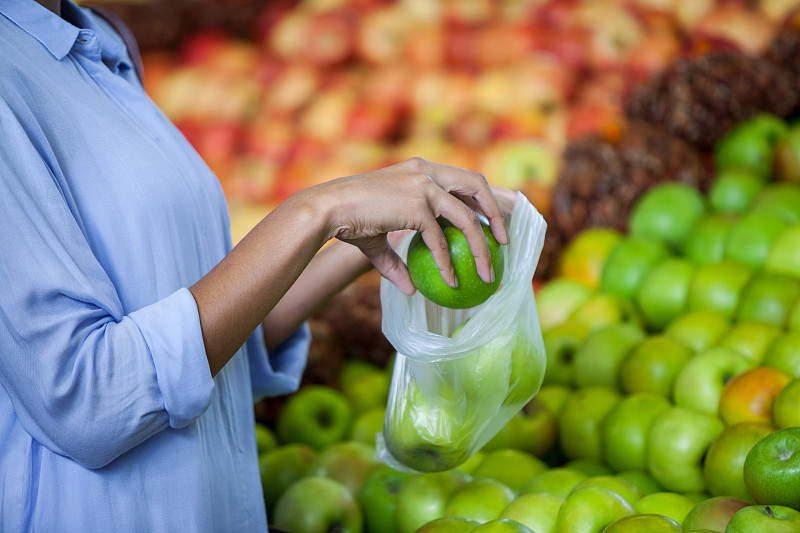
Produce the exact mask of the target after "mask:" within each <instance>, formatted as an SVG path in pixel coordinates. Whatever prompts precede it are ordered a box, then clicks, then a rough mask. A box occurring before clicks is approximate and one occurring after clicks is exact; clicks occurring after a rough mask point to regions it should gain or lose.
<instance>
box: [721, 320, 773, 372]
mask: <svg viewBox="0 0 800 533" xmlns="http://www.w3.org/2000/svg"><path fill="white" fill-rule="evenodd" d="M782 332H783V330H782V329H781V328H780V327H778V326H776V325H774V324H768V323H766V322H757V321H755V320H746V321H744V322H739V323H737V324H734V325H733V326H731V329H729V330H728V332H727V333H725V335H723V336H722V338H721V339H720V341H719V344H717V346H718V347H720V348H729V349H731V350H733V351H735V352H737V353H738V354H740V355H743V356H744V357H746V358H747V359H749V360H750V361H752V362H753V363H756V364H758V363H760V362H761V360H762V359H763V358H764V353H765V352H766V350H767V347H769V345H770V344H772V342H773V341H774V340H775V339H776V338H777V337H778V335H780V334H781V333H782Z"/></svg>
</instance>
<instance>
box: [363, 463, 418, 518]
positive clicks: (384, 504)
mask: <svg viewBox="0 0 800 533" xmlns="http://www.w3.org/2000/svg"><path fill="white" fill-rule="evenodd" d="M410 477H411V474H407V473H405V472H398V471H397V470H395V469H394V468H391V467H388V466H381V467H378V468H376V469H375V470H373V471H372V473H371V474H370V475H369V477H368V478H367V479H366V481H365V482H364V484H363V485H362V486H361V489H360V490H359V491H358V493H357V495H356V500H357V501H358V504H359V505H360V506H361V510H362V511H363V513H364V525H365V526H366V530H367V531H369V532H370V533H397V531H398V529H397V498H398V495H399V493H400V487H401V486H402V485H403V483H405V482H406V480H408V479H409V478H410Z"/></svg>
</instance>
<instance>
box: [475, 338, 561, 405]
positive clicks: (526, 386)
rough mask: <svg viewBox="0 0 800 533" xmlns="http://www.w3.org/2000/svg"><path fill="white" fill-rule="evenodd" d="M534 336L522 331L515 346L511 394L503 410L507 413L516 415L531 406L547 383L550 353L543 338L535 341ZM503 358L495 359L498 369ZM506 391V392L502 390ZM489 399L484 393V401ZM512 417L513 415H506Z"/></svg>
mask: <svg viewBox="0 0 800 533" xmlns="http://www.w3.org/2000/svg"><path fill="white" fill-rule="evenodd" d="M530 333H531V332H528V331H520V332H518V333H517V336H516V337H515V338H514V343H513V344H512V346H511V354H510V355H509V357H510V362H509V366H510V368H511V373H510V375H509V376H508V380H507V381H506V383H505V387H504V388H505V389H506V390H507V391H508V393H507V394H506V397H505V399H504V400H503V402H502V405H501V408H503V409H506V410H507V412H516V411H518V410H519V409H520V408H521V407H523V406H525V405H527V404H528V403H529V402H530V401H531V399H532V398H533V397H534V395H535V394H536V393H537V392H539V388H540V387H541V386H542V383H543V382H544V375H545V371H546V369H547V353H546V348H545V347H544V343H543V342H542V341H541V340H539V338H536V339H535V340H534V338H532V336H531V334H530ZM502 360H503V359H502V356H499V355H496V356H495V365H498V363H499V362H500V361H502ZM501 390H503V388H501ZM485 398H486V394H485V392H482V393H481V400H482V401H483V400H484V399H485ZM506 416H510V415H506Z"/></svg>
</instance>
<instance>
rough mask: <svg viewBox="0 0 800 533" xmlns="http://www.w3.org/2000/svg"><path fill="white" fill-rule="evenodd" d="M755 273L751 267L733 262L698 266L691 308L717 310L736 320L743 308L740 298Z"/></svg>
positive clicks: (691, 288) (692, 285) (695, 309)
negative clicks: (738, 312) (740, 308)
mask: <svg viewBox="0 0 800 533" xmlns="http://www.w3.org/2000/svg"><path fill="white" fill-rule="evenodd" d="M752 274H753V272H752V270H751V269H750V268H749V267H747V266H745V265H742V264H740V263H734V262H733V261H721V262H719V263H712V264H708V265H702V266H700V267H698V269H697V271H696V272H695V274H694V277H693V278H692V283H691V285H690V286H689V299H688V309H689V310H691V311H701V310H703V311H716V312H717V313H720V314H721V315H722V316H724V317H726V318H728V319H732V318H733V317H734V315H735V314H736V309H737V307H738V305H739V295H740V294H741V292H742V289H743V288H744V286H745V285H746V284H747V282H748V281H750V278H751V276H752Z"/></svg>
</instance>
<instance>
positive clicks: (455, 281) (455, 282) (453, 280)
mask: <svg viewBox="0 0 800 533" xmlns="http://www.w3.org/2000/svg"><path fill="white" fill-rule="evenodd" d="M450 281H451V282H450V286H451V287H452V288H454V289H457V288H458V278H457V277H456V273H455V271H452V270H451V271H450Z"/></svg>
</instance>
